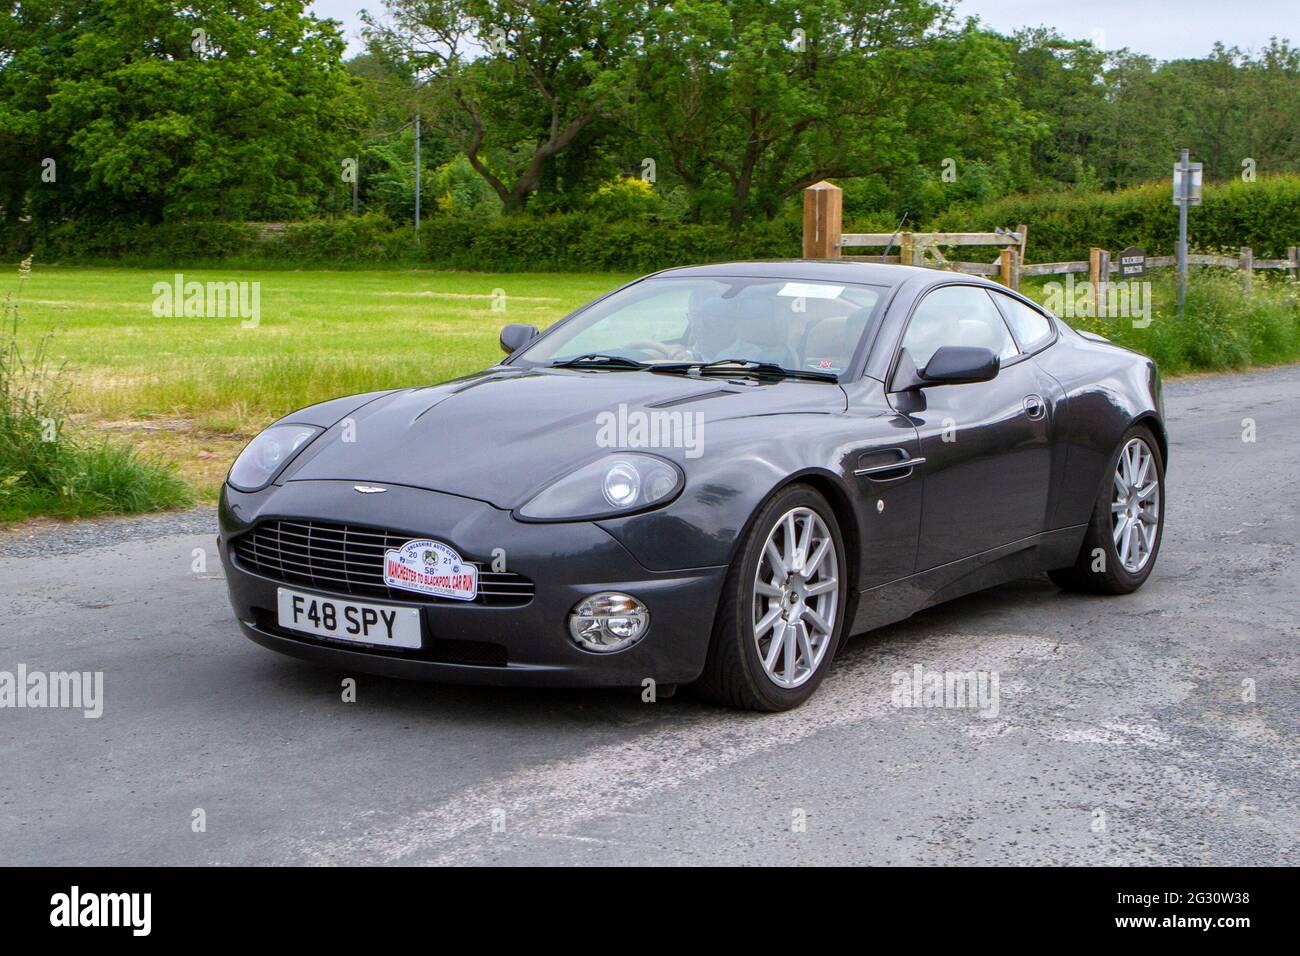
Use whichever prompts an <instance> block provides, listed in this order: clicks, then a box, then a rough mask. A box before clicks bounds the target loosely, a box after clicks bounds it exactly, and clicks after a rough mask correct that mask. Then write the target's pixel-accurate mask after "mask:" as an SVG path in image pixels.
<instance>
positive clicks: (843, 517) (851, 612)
mask: <svg viewBox="0 0 1300 956" xmlns="http://www.w3.org/2000/svg"><path fill="white" fill-rule="evenodd" d="M794 485H807V486H809V487H810V488H812V489H813V490H814V491H816V492H817V493H818V494H820V495H821V496H822V497H823V498H825V499H826V503H827V504H828V505H830V508H831V513H832V514H833V515H834V516H835V522H836V524H838V525H839V528H840V534H841V536H842V537H843V539H844V540H843V544H844V564H845V576H844V580H845V589H844V624H843V628H844V631H843V633H844V634H845V635H847V634H848V633H849V630H850V629H851V627H852V625H853V620H854V617H855V615H856V614H857V604H858V602H857V598H858V589H857V587H856V586H855V584H856V582H857V581H858V572H859V570H860V561H861V554H862V549H861V540H862V539H861V535H862V529H861V528H860V527H859V524H858V516H857V512H856V511H854V509H853V501H852V499H851V498H850V497H849V493H848V491H847V490H846V489H845V487H844V483H843V482H842V481H841V480H840V479H839V478H838V477H837V476H836V475H835V474H834V473H833V472H830V471H827V470H825V469H821V468H806V469H804V470H802V471H797V472H793V473H791V474H789V475H786V476H785V477H784V478H783V479H782V480H781V481H778V482H776V483H775V484H774V485H773V486H772V487H771V488H769V489H768V491H767V494H765V495H763V497H762V498H760V499H759V501H758V502H757V503H756V504H755V505H754V508H753V510H752V511H751V512H750V514H749V517H748V518H747V519H746V521H745V526H744V527H743V528H742V529H741V531H740V534H738V535H737V536H736V541H735V544H734V545H733V546H732V549H731V556H730V562H729V563H730V564H731V565H732V566H734V565H735V562H736V558H737V556H738V555H739V553H740V546H741V543H742V542H744V540H745V539H746V538H747V537H748V536H749V533H750V531H751V530H752V529H753V527H754V521H755V519H756V518H757V517H758V513H759V512H760V511H762V510H763V508H764V506H765V505H766V504H767V503H768V502H769V501H771V500H772V499H773V498H775V497H776V496H777V495H779V494H781V492H783V491H785V490H786V489H787V488H790V487H792V486H794ZM840 646H841V647H843V646H844V645H843V643H841V645H840Z"/></svg>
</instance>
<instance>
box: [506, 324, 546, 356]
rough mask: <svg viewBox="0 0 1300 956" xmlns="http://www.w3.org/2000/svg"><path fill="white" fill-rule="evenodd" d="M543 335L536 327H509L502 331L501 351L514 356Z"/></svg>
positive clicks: (514, 325) (516, 325)
mask: <svg viewBox="0 0 1300 956" xmlns="http://www.w3.org/2000/svg"><path fill="white" fill-rule="evenodd" d="M541 334H542V333H541V332H539V331H537V326H535V325H519V324H518V323H512V324H510V325H507V326H506V327H505V328H503V329H502V330H501V351H502V352H505V353H506V355H512V354H514V353H515V352H517V351H519V349H521V348H523V347H524V346H525V345H527V344H528V343H529V342H531V341H532V340H533V339H535V338H537V336H539V335H541Z"/></svg>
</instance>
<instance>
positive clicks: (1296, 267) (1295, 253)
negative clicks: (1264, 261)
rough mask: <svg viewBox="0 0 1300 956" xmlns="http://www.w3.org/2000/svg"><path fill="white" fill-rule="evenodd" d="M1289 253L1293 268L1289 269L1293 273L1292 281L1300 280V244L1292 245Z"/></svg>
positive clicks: (1288, 256)
mask: <svg viewBox="0 0 1300 956" xmlns="http://www.w3.org/2000/svg"><path fill="white" fill-rule="evenodd" d="M1287 253H1288V255H1287V258H1288V259H1290V260H1291V268H1290V269H1288V270H1287V271H1288V272H1290V273H1291V281H1292V282H1296V281H1300V246H1292V247H1291V248H1290V249H1288V250H1287Z"/></svg>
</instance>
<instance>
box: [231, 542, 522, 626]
mask: <svg viewBox="0 0 1300 956" xmlns="http://www.w3.org/2000/svg"><path fill="white" fill-rule="evenodd" d="M413 537H417V536H415V535H409V534H394V533H392V532H390V531H377V530H375V529H374V528H359V527H357V526H355V525H345V524H326V523H324V522H319V521H284V520H273V521H264V522H262V523H261V524H258V525H256V526H255V527H254V528H253V529H252V530H251V531H247V532H245V533H244V534H242V535H240V536H239V537H237V538H235V539H234V541H233V543H232V545H231V547H232V550H233V553H234V556H235V560H236V561H238V562H239V564H240V565H241V566H243V567H244V568H247V569H248V570H249V571H253V572H255V573H256V574H260V575H263V576H264V577H268V578H273V579H275V580H277V581H283V582H284V583H285V584H302V585H306V586H307V587H312V588H318V589H320V590H322V591H333V592H335V593H338V594H355V595H357V596H358V597H378V598H392V599H394V600H398V601H420V602H424V603H429V604H470V603H473V604H484V605H487V606H489V607H521V606H522V605H525V604H527V603H528V602H529V601H531V600H532V599H533V591H534V587H533V582H532V581H530V580H529V579H528V578H526V577H524V576H523V575H522V574H515V573H514V572H513V571H490V570H484V568H483V565H482V564H481V563H479V562H478V561H467V562H466V563H468V564H472V565H474V566H475V567H477V568H478V597H476V598H475V599H474V600H473V601H472V602H470V601H457V600H455V599H453V598H440V597H434V596H433V595H429V594H417V593H415V592H413V591H403V590H401V589H400V588H390V587H389V586H388V585H386V584H385V583H384V552H385V551H387V550H389V549H390V548H391V549H394V550H396V549H398V548H400V547H401V546H402V545H404V544H406V542H408V541H410V540H411V539H412V538H413Z"/></svg>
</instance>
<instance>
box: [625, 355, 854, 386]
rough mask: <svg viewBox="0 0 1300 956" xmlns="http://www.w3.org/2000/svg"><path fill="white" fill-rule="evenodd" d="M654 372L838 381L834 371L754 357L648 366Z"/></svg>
mask: <svg viewBox="0 0 1300 956" xmlns="http://www.w3.org/2000/svg"><path fill="white" fill-rule="evenodd" d="M646 367H647V368H649V370H650V371H652V372H668V373H671V374H676V375H680V374H682V373H685V374H687V375H766V376H770V377H774V378H800V379H808V380H809V381H813V382H838V381H839V379H838V378H836V376H835V375H834V373H832V372H813V371H805V370H803V369H797V368H786V367H785V366H784V365H777V364H776V363H774V362H758V361H755V360H753V359H739V358H727V359H717V360H715V361H713V362H673V363H671V364H668V365H649V366H646Z"/></svg>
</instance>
